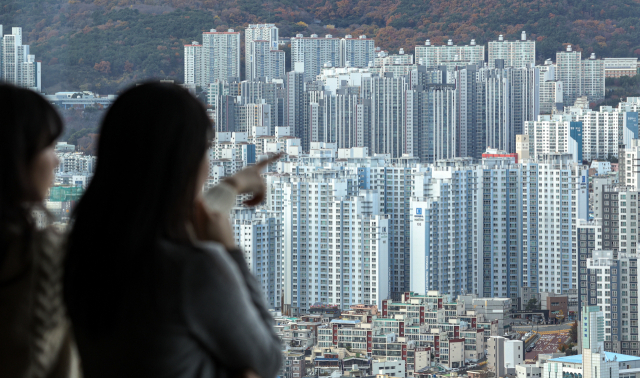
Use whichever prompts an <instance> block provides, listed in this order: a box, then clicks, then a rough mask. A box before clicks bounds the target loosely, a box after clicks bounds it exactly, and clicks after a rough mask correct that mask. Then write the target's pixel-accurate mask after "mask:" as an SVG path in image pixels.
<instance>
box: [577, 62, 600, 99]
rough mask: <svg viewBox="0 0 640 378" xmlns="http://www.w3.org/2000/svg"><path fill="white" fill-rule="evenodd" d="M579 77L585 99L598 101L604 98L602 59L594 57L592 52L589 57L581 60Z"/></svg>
mask: <svg viewBox="0 0 640 378" xmlns="http://www.w3.org/2000/svg"><path fill="white" fill-rule="evenodd" d="M580 68H581V70H582V72H581V74H580V78H581V80H582V94H581V95H582V96H587V100H589V102H591V101H599V100H602V99H604V78H605V72H604V60H602V59H596V54H595V53H592V54H591V55H590V56H589V59H585V60H583V61H582V65H581V67H580Z"/></svg>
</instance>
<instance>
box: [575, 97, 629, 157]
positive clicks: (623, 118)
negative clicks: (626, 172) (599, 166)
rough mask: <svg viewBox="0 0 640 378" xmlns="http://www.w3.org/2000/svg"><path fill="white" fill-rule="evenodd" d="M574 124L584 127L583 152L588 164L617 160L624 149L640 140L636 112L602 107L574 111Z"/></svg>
mask: <svg viewBox="0 0 640 378" xmlns="http://www.w3.org/2000/svg"><path fill="white" fill-rule="evenodd" d="M568 113H570V114H571V120H572V121H576V122H581V123H582V138H583V143H582V149H583V159H585V160H589V161H591V160H598V159H602V160H606V159H609V158H610V157H617V156H618V152H619V148H620V145H631V141H632V140H633V139H635V138H637V137H638V115H637V113H636V112H626V111H620V109H613V108H612V107H610V106H601V107H600V110H599V111H594V110H591V109H584V108H579V107H571V108H569V109H568Z"/></svg>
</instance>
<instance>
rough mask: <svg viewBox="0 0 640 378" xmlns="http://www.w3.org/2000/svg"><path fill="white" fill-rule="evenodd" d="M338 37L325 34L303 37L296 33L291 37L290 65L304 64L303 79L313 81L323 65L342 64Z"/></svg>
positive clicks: (335, 65) (336, 65) (334, 65)
mask: <svg viewBox="0 0 640 378" xmlns="http://www.w3.org/2000/svg"><path fill="white" fill-rule="evenodd" d="M340 43H341V41H340V39H339V38H334V37H333V36H332V35H331V34H327V35H326V36H325V37H324V38H318V35H317V34H312V35H311V36H310V37H304V36H303V35H302V34H297V35H296V36H295V37H293V38H291V66H292V67H295V65H296V64H297V63H303V64H304V66H303V67H304V78H305V80H309V81H313V80H315V78H316V76H318V74H320V72H321V71H322V68H323V67H339V66H340V65H341V64H342V61H341V54H340Z"/></svg>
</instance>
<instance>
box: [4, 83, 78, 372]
mask: <svg viewBox="0 0 640 378" xmlns="http://www.w3.org/2000/svg"><path fill="white" fill-rule="evenodd" d="M61 133H62V120H61V119H60V117H59V116H58V114H57V113H56V111H55V110H54V109H53V107H52V106H51V105H49V103H47V102H46V101H45V99H44V98H42V97H41V96H40V95H38V94H36V93H35V92H32V91H30V90H26V89H20V88H16V87H13V86H10V85H4V84H0V377H3V378H4V377H16V378H25V377H30V378H31V377H33V378H35V377H51V378H53V377H65V378H66V377H77V376H79V370H78V358H77V354H76V352H75V348H74V346H73V338H72V336H71V333H70V327H69V321H68V319H67V317H66V313H65V309H64V306H63V302H62V266H63V260H64V256H63V249H62V248H61V242H62V237H61V236H60V235H58V234H57V233H56V232H55V231H54V230H53V229H51V228H49V227H45V228H40V229H39V228H37V227H36V218H35V216H34V211H35V210H39V211H40V212H41V213H43V214H46V210H45V209H44V207H43V201H44V200H45V198H46V196H47V191H48V189H49V187H50V186H51V184H52V183H53V171H54V169H55V168H56V166H57V165H58V158H57V157H56V154H55V152H54V145H55V140H56V139H57V138H58V137H59V136H60V134H61ZM45 223H47V222H45Z"/></svg>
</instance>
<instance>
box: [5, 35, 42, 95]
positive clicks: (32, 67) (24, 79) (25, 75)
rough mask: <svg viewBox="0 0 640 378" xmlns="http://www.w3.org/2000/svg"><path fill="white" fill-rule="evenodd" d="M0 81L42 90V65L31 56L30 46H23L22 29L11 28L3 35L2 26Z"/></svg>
mask: <svg viewBox="0 0 640 378" xmlns="http://www.w3.org/2000/svg"><path fill="white" fill-rule="evenodd" d="M0 80H3V81H6V82H7V83H11V84H14V85H17V86H20V87H24V88H30V89H33V90H35V91H38V92H39V91H40V90H41V64H40V62H37V61H36V60H35V55H30V54H29V45H23V44H22V28H20V27H13V28H11V34H3V27H2V25H0Z"/></svg>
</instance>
